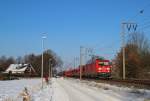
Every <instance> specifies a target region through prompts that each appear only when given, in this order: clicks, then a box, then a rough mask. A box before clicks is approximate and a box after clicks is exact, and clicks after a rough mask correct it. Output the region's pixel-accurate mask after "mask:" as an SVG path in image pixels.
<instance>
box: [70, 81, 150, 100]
mask: <svg viewBox="0 0 150 101" xmlns="http://www.w3.org/2000/svg"><path fill="white" fill-rule="evenodd" d="M68 80H69V81H70V82H72V84H74V85H75V86H77V85H82V86H85V87H87V88H91V89H93V90H95V91H96V92H97V93H98V92H100V93H103V94H106V95H109V96H110V97H116V98H118V99H120V101H147V99H148V101H150V90H147V89H137V88H128V87H118V86H115V85H110V84H105V83H96V82H94V81H93V82H91V81H85V80H83V81H80V80H77V79H76V80H74V79H68ZM113 101H115V100H113Z"/></svg>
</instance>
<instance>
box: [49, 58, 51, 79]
mask: <svg viewBox="0 0 150 101" xmlns="http://www.w3.org/2000/svg"><path fill="white" fill-rule="evenodd" d="M49 78H51V59H49Z"/></svg>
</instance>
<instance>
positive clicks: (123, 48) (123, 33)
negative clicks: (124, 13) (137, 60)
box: [122, 23, 126, 79]
mask: <svg viewBox="0 0 150 101" xmlns="http://www.w3.org/2000/svg"><path fill="white" fill-rule="evenodd" d="M124 26H125V24H124V23H122V56H123V57H122V58H123V59H122V60H123V61H122V62H123V79H125V78H126V72H125V70H126V69H125V68H126V67H125V31H124Z"/></svg>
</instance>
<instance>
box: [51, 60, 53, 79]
mask: <svg viewBox="0 0 150 101" xmlns="http://www.w3.org/2000/svg"><path fill="white" fill-rule="evenodd" d="M50 66H51V78H52V77H53V68H52V63H51V64H50Z"/></svg>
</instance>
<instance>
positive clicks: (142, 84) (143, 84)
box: [84, 79, 150, 89]
mask: <svg viewBox="0 0 150 101" xmlns="http://www.w3.org/2000/svg"><path fill="white" fill-rule="evenodd" d="M84 80H90V81H95V82H98V83H108V84H111V85H119V86H127V87H135V88H146V89H150V80H135V79H132V80H131V79H126V80H122V79H84Z"/></svg>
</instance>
